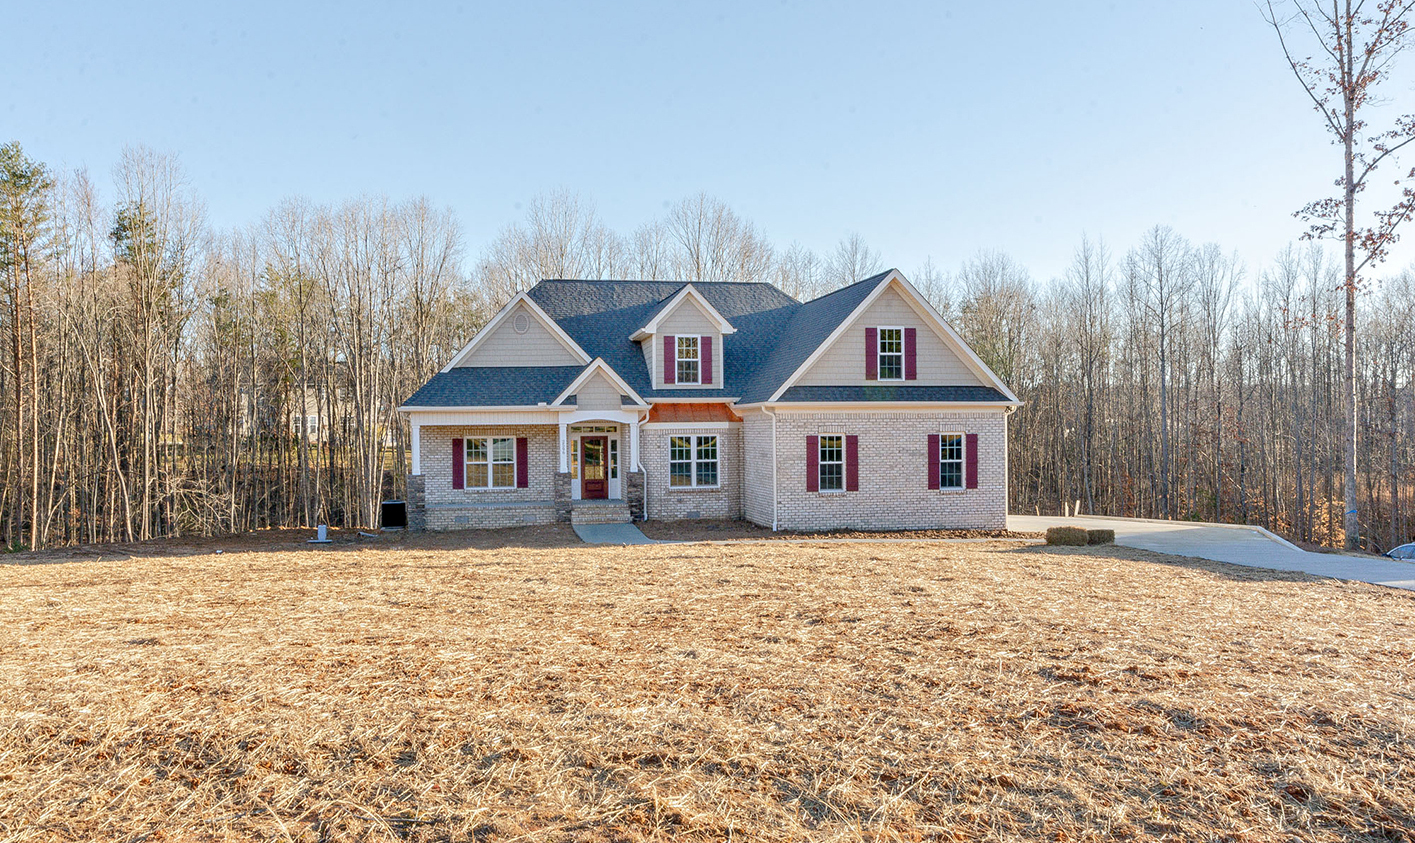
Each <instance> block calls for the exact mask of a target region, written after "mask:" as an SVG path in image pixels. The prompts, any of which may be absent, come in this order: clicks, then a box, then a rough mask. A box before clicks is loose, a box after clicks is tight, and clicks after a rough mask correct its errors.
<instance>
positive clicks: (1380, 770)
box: [0, 543, 1415, 841]
mask: <svg viewBox="0 0 1415 843" xmlns="http://www.w3.org/2000/svg"><path fill="white" fill-rule="evenodd" d="M1166 560H1169V562H1173V561H1174V560H1172V559H1170V558H1169V557H1161V556H1155V555H1150V554H1145V553H1142V552H1139V551H1132V550H1126V549H1123V548H1055V549H1052V548H1039V547H1032V546H1026V547H1023V546H1017V545H1016V544H1006V543H997V544H962V545H959V544H954V545H926V544H875V545H870V544H858V543H854V544H837V545H828V544H819V545H786V544H781V543H761V544H745V545H676V546H675V545H660V546H649V547H635V548H589V547H578V548H540V549H531V548H515V547H513V548H504V549H499V550H498V549H485V550H455V549H454V550H441V549H417V548H401V549H400V548H396V547H395V548H390V547H380V548H368V549H363V550H357V549H335V550H323V551H316V550H305V551H291V552H279V553H269V552H265V553H262V552H228V553H226V554H224V555H222V556H214V555H212V556H183V557H168V558H149V559H142V558H133V559H127V560H123V561H113V562H95V561H76V562H70V563H65V564H52V565H29V566H6V567H0V839H3V840H127V841H137V840H151V841H155V840H230V839H249V838H261V839H274V840H320V839H324V840H344V839H353V840H414V841H418V840H458V841H464V840H477V841H481V840H503V839H505V840H510V839H534V840H547V839H551V840H560V839H565V840H572V839H573V840H649V839H666V838H670V837H673V838H684V839H723V838H728V837H735V838H737V839H744V840H745V839H752V840H798V839H811V840H856V839H872V840H873V839H885V840H894V839H903V840H916V839H930V838H932V839H994V840H1039V839H1048V840H1082V839H1092V840H1099V839H1184V840H1352V839H1358V840H1359V839H1378V840H1391V839H1395V840H1410V839H1411V837H1412V828H1415V813H1412V805H1415V745H1413V744H1412V737H1415V663H1413V662H1412V659H1415V656H1412V647H1415V594H1409V593H1405V592H1400V591H1395V590H1387V589H1380V588H1376V587H1368V586H1361V585H1350V584H1342V583H1336V582H1330V581H1317V580H1312V579H1307V578H1303V577H1300V576H1290V575H1283V574H1277V573H1271V572H1261V571H1245V570H1243V569H1238V568H1230V567H1226V566H1222V565H1217V564H1207V563H1192V564H1168V563H1166Z"/></svg>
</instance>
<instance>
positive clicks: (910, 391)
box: [781, 384, 1008, 401]
mask: <svg viewBox="0 0 1415 843" xmlns="http://www.w3.org/2000/svg"><path fill="white" fill-rule="evenodd" d="M781 400H782V401H1006V400H1008V399H1007V396H1006V395H1003V394H1002V393H1001V392H998V391H997V390H996V389H993V388H992V387H990V386H902V385H897V384H881V385H878V386H793V387H791V388H790V389H788V390H786V391H785V392H783V393H781Z"/></svg>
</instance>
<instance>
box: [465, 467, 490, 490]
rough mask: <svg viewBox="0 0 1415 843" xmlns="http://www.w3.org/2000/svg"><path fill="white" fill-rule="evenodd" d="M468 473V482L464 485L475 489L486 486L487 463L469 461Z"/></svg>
mask: <svg viewBox="0 0 1415 843" xmlns="http://www.w3.org/2000/svg"><path fill="white" fill-rule="evenodd" d="M466 473H467V477H466V482H465V483H464V484H463V485H465V486H470V487H472V488H474V489H477V488H480V489H485V488H486V463H484V462H482V463H467V467H466Z"/></svg>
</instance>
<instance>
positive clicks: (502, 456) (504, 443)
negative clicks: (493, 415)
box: [464, 436, 516, 489]
mask: <svg viewBox="0 0 1415 843" xmlns="http://www.w3.org/2000/svg"><path fill="white" fill-rule="evenodd" d="M466 449H467V456H466V460H465V461H464V465H465V468H464V471H465V472H466V486H467V488H469V489H514V488H516V440H515V439H514V438H512V437H509V436H508V437H483V438H476V439H468V440H467V442H466Z"/></svg>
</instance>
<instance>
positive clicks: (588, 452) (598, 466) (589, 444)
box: [580, 436, 609, 500]
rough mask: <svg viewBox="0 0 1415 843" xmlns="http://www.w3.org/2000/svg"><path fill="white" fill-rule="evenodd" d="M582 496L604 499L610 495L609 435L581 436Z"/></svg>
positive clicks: (588, 498) (589, 498)
mask: <svg viewBox="0 0 1415 843" xmlns="http://www.w3.org/2000/svg"><path fill="white" fill-rule="evenodd" d="M580 497H582V498H584V499H585V500H603V499H605V498H608V497H609V437H608V436H582V437H581V438H580Z"/></svg>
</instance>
